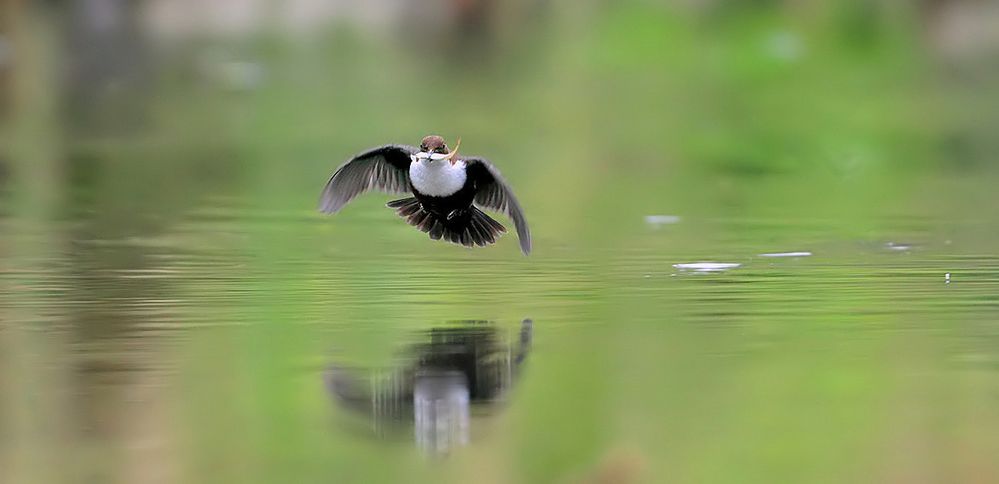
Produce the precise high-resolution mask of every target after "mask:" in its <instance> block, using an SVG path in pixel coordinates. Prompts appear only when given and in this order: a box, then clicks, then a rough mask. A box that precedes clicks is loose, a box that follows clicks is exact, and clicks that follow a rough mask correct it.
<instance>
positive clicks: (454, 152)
mask: <svg viewBox="0 0 999 484" xmlns="http://www.w3.org/2000/svg"><path fill="white" fill-rule="evenodd" d="M459 146H461V138H458V142H457V143H455V144H454V149H453V150H451V152H450V153H448V154H447V156H445V157H444V159H445V160H447V161H449V162H451V164H452V165H454V164H455V163H456V162H457V161H458V160H457V159H455V158H456V157H457V155H458V147H459Z"/></svg>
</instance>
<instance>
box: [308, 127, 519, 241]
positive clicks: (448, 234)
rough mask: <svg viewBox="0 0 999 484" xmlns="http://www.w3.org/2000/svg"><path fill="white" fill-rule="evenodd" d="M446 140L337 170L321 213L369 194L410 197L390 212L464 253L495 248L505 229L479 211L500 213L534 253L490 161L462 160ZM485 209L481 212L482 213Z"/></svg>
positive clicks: (377, 152) (375, 154)
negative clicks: (396, 194)
mask: <svg viewBox="0 0 999 484" xmlns="http://www.w3.org/2000/svg"><path fill="white" fill-rule="evenodd" d="M459 146H461V140H460V139H459V140H458V143H457V144H456V145H455V147H454V150H449V149H448V147H447V145H446V144H445V143H444V138H442V137H440V136H436V135H431V136H427V137H425V138H423V141H422V142H421V143H420V147H419V148H415V147H413V146H409V145H398V144H392V145H385V146H380V147H378V148H372V149H370V150H368V151H365V152H363V153H361V154H359V155H357V156H355V157H353V158H351V159H350V160H349V161H347V162H346V163H344V164H343V165H341V166H340V167H339V168H337V170H336V172H334V173H333V176H332V177H330V179H329V181H328V182H326V187H325V188H324V189H323V193H322V196H321V197H320V200H319V210H320V211H321V212H323V213H330V214H331V213H337V212H339V211H340V210H341V209H342V208H343V207H344V206H345V205H347V204H348V203H349V202H350V201H351V200H353V199H354V198H355V197H357V196H358V195H360V194H362V193H364V192H366V191H368V190H380V191H383V192H389V193H412V194H413V196H412V197H407V198H402V199H399V200H393V201H391V202H389V203H388V204H387V206H388V207H389V208H392V209H395V212H396V213H397V214H398V215H399V216H400V217H402V218H404V219H406V222H408V223H409V224H410V225H412V226H414V227H416V228H418V229H420V230H421V231H423V232H426V233H427V234H429V235H430V238H431V239H434V240H446V241H448V242H452V243H455V244H459V245H464V246H466V247H475V246H480V247H484V246H487V245H490V244H493V243H495V242H496V239H497V238H499V236H500V235H502V234H503V233H504V232H506V227H504V226H503V225H502V224H500V223H499V222H497V221H496V220H493V219H492V218H491V217H489V215H486V214H485V213H484V212H483V211H482V210H481V209H487V210H492V211H496V212H501V213H503V214H505V215H507V216H508V217H510V219H512V220H513V225H514V227H516V229H517V237H518V238H519V239H520V250H521V251H522V252H523V253H524V255H527V254H529V253H530V252H531V230H530V228H529V227H528V226H527V219H525V218H524V211H523V209H521V208H520V203H519V202H517V197H515V196H514V195H513V190H511V189H510V186H509V185H508V184H507V183H506V180H504V179H503V177H502V176H500V173H499V170H497V169H496V167H494V166H493V164H492V163H490V162H489V160H486V159H485V158H479V157H460V156H458V147H459ZM480 208H481V209H480Z"/></svg>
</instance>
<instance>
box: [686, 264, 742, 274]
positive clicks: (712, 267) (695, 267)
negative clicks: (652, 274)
mask: <svg viewBox="0 0 999 484" xmlns="http://www.w3.org/2000/svg"><path fill="white" fill-rule="evenodd" d="M741 265H742V264H738V263H735V262H687V263H683V264H673V267H675V268H677V269H680V270H681V271H691V272H722V271H727V270H729V269H735V268H736V267H739V266H741Z"/></svg>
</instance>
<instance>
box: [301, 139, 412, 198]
mask: <svg viewBox="0 0 999 484" xmlns="http://www.w3.org/2000/svg"><path fill="white" fill-rule="evenodd" d="M416 152H417V149H416V148H414V147H412V146H408V145H385V146H380V147H378V148H373V149H370V150H368V151H365V152H364V153H361V154H359V155H357V156H355V157H353V158H351V159H350V160H349V161H347V162H346V163H344V164H343V165H340V168H337V170H336V172H335V173H333V176H332V177H330V181H328V182H326V188H324V189H323V194H322V196H321V197H320V198H319V211H321V212H323V213H336V212H339V211H340V209H342V208H343V207H344V205H347V203H349V202H350V201H351V200H353V199H354V197H356V196H358V195H360V194H362V193H364V192H366V191H368V190H381V191H383V192H390V193H407V192H409V163H410V162H411V161H412V159H411V158H410V155H413V154H416Z"/></svg>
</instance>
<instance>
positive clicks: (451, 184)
mask: <svg viewBox="0 0 999 484" xmlns="http://www.w3.org/2000/svg"><path fill="white" fill-rule="evenodd" d="M465 177H466V175H465V162H464V161H458V162H456V163H455V164H454V165H452V164H451V163H450V162H449V161H447V160H436V161H433V162H429V163H428V162H426V161H423V160H416V161H413V163H411V164H410V165H409V179H410V180H411V181H412V182H413V188H415V189H416V191H418V192H420V193H422V194H424V195H430V196H433V197H446V196H448V195H453V194H454V193H455V192H457V191H458V190H461V187H463V186H465Z"/></svg>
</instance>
